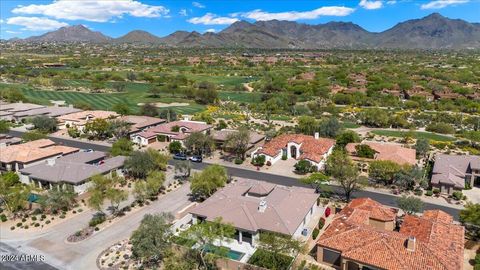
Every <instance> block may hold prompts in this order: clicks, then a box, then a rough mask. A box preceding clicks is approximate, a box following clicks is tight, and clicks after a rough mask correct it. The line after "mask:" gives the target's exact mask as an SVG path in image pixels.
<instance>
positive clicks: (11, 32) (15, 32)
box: [5, 30, 22, 34]
mask: <svg viewBox="0 0 480 270" xmlns="http://www.w3.org/2000/svg"><path fill="white" fill-rule="evenodd" d="M5 32H6V33H9V34H21V33H22V32H17V31H10V30H7V31H5Z"/></svg>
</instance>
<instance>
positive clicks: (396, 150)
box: [345, 141, 417, 172]
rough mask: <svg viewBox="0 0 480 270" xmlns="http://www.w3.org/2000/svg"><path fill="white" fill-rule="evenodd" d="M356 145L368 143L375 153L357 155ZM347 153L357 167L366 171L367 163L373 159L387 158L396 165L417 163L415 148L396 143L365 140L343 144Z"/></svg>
mask: <svg viewBox="0 0 480 270" xmlns="http://www.w3.org/2000/svg"><path fill="white" fill-rule="evenodd" d="M358 145H368V146H369V147H370V148H371V149H372V150H373V151H375V154H374V156H373V158H365V157H359V156H358V155H357V149H356V147H357V146H358ZM345 149H346V150H347V152H348V154H349V155H350V157H351V158H352V160H353V161H355V162H356V163H357V164H358V165H359V168H360V169H361V170H362V171H364V172H367V171H368V167H369V163H370V162H371V161H373V160H388V161H392V162H395V163H397V164H398V165H410V166H414V165H415V164H416V163H417V160H416V150H415V149H412V148H406V147H403V146H402V145H401V144H397V143H383V142H371V141H365V142H362V143H349V144H347V145H346V146H345Z"/></svg>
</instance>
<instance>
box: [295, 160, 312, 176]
mask: <svg viewBox="0 0 480 270" xmlns="http://www.w3.org/2000/svg"><path fill="white" fill-rule="evenodd" d="M294 167H295V171H296V172H298V173H301V174H305V173H308V172H310V170H311V167H312V164H311V163H310V162H309V161H307V160H304V159H302V160H300V161H298V162H297V163H296V164H295V166H294Z"/></svg>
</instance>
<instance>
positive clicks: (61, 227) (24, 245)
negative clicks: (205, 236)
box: [1, 183, 190, 270]
mask: <svg viewBox="0 0 480 270" xmlns="http://www.w3.org/2000/svg"><path fill="white" fill-rule="evenodd" d="M189 192H190V187H189V184H188V183H187V184H184V185H183V186H181V187H180V188H179V189H177V190H175V191H172V192H170V193H168V194H166V195H164V196H163V197H161V198H160V199H159V200H157V201H154V202H152V203H151V204H150V205H148V206H145V207H143V208H141V209H139V210H137V211H136V212H133V213H130V214H128V215H127V216H124V217H121V218H119V219H118V220H117V221H116V222H114V223H113V224H111V225H110V226H108V227H106V228H105V229H103V230H102V231H100V232H98V233H96V234H95V235H94V236H92V237H91V238H88V239H86V240H84V241H81V242H78V243H67V242H66V241H65V240H66V238H67V236H69V235H71V234H73V233H74V232H76V231H78V230H79V229H81V228H84V227H85V226H86V224H87V223H88V221H89V220H90V217H91V213H90V214H89V213H85V214H83V213H82V214H81V215H78V216H75V217H73V218H71V219H69V220H66V221H65V222H64V223H61V224H58V225H56V226H54V227H52V228H51V229H50V230H49V231H47V232H42V233H37V234H34V233H32V234H29V235H25V236H24V237H20V238H17V237H8V239H5V238H4V237H3V235H2V239H1V241H2V243H4V244H8V245H9V246H11V247H15V248H16V251H11V252H14V253H16V252H24V253H26V254H38V255H44V256H45V259H46V260H45V262H46V263H48V264H50V265H52V266H54V267H57V268H58V269H74V270H77V269H96V258H97V256H98V255H99V254H100V252H102V251H103V250H104V249H106V248H107V247H109V246H111V245H112V244H114V243H115V242H118V241H120V240H123V239H126V238H129V237H130V235H131V233H132V231H134V230H135V229H136V228H137V227H138V226H139V224H140V221H141V220H142V218H143V216H144V215H145V214H154V213H160V212H172V213H175V212H177V211H179V210H181V209H183V208H184V207H186V206H187V205H189V204H190V201H189V200H188V199H189V197H188V193H189ZM39 266H40V265H39ZM2 269H3V268H2ZM10 269H16V268H10ZM17 269H27V268H21V267H20V268H17ZM31 269H47V270H48V269H49V268H31Z"/></svg>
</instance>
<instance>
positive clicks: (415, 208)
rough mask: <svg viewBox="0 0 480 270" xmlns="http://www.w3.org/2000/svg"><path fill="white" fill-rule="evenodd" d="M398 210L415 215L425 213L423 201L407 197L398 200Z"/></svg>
mask: <svg viewBox="0 0 480 270" xmlns="http://www.w3.org/2000/svg"><path fill="white" fill-rule="evenodd" d="M397 205H398V208H400V209H402V210H403V211H404V212H405V213H407V214H410V215H412V214H415V213H420V212H422V211H423V207H424V203H423V202H422V200H421V199H419V198H417V197H414V196H409V197H407V196H406V195H403V196H402V197H400V198H398V199H397Z"/></svg>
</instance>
